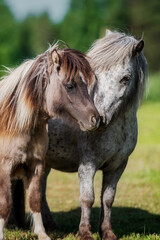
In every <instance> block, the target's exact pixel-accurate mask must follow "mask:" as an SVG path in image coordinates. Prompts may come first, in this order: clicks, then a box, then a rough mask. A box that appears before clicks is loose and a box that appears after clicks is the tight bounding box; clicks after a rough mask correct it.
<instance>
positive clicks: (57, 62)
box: [51, 49, 60, 70]
mask: <svg viewBox="0 0 160 240" xmlns="http://www.w3.org/2000/svg"><path fill="white" fill-rule="evenodd" d="M51 57H52V61H53V65H54V66H55V68H56V69H57V70H58V69H59V68H60V55H59V54H58V52H57V50H56V49H54V50H53V52H52V53H51Z"/></svg>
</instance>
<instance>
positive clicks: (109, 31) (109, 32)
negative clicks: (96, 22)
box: [105, 29, 112, 37]
mask: <svg viewBox="0 0 160 240" xmlns="http://www.w3.org/2000/svg"><path fill="white" fill-rule="evenodd" d="M111 33H112V31H111V30H109V29H106V34H105V36H106V37H107V36H108V35H110V34H111Z"/></svg>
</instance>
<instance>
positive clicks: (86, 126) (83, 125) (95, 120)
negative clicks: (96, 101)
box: [79, 114, 100, 131]
mask: <svg viewBox="0 0 160 240" xmlns="http://www.w3.org/2000/svg"><path fill="white" fill-rule="evenodd" d="M79 124H80V129H81V130H82V131H94V130H96V129H97V128H98V127H99V124H100V116H99V114H96V115H91V116H90V118H89V121H87V122H84V121H83V122H82V121H80V122H79Z"/></svg>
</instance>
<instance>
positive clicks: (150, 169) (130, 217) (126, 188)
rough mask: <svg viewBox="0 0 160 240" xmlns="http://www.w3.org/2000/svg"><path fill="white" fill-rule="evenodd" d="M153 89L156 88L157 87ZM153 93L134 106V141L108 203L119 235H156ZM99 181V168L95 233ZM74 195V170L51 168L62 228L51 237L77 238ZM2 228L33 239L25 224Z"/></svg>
mask: <svg viewBox="0 0 160 240" xmlns="http://www.w3.org/2000/svg"><path fill="white" fill-rule="evenodd" d="M157 84H159V82H158V81H157ZM155 89H156V90H155V91H157V92H158V91H159V90H160V88H159V89H158V90H157V88H155ZM151 91H153V90H152V86H151ZM151 95H152V94H151ZM151 95H149V97H150V100H148V101H145V103H144V104H143V105H142V106H141V107H140V109H139V111H138V120H139V138H138V144H137V147H136V149H135V151H134V152H133V154H132V155H131V157H130V160H129V163H128V166H127V168H126V170H125V172H124V174H123V176H122V178H121V179H120V181H119V184H118V190H117V194H116V198H115V202H114V205H113V208H112V227H113V230H114V232H115V234H116V235H117V236H118V237H119V239H123V240H127V239H130V240H139V239H141V240H151V239H152V240H158V239H160V102H158V101H154V100H153V98H152V103H151ZM157 98H159V95H158V94H157ZM101 181H102V178H101V172H97V174H96V177H95V197H96V199H95V204H94V206H93V209H92V215H91V224H92V232H93V236H94V237H95V239H99V237H98V234H97V231H98V218H99V207H100V192H101ZM78 197H79V182H78V177H77V174H66V173H61V172H58V171H52V172H51V174H50V175H49V179H48V189H47V198H48V202H49V205H50V207H51V210H52V211H53V215H54V218H55V220H56V222H57V223H58V225H59V229H60V230H59V232H51V233H50V236H51V238H52V239H66V240H67V239H68V240H72V239H75V234H76V232H77V230H78V224H79V220H80V208H79V202H78ZM5 233H6V239H10V240H11V239H17V240H19V239H20V240H23V239H27V240H30V239H37V238H36V237H35V236H34V235H33V234H31V232H30V231H29V230H27V231H24V230H20V231H18V230H17V229H12V230H6V231H5Z"/></svg>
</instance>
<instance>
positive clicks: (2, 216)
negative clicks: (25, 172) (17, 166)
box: [0, 166, 12, 240]
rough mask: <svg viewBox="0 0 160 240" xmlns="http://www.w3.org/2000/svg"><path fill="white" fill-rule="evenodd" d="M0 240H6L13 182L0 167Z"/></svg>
mask: <svg viewBox="0 0 160 240" xmlns="http://www.w3.org/2000/svg"><path fill="white" fill-rule="evenodd" d="M0 169H1V173H0V240H3V239H4V226H5V222H6V220H7V219H8V216H9V213H10V211H11V205H12V197H11V180H10V173H8V172H6V170H3V167H2V166H0Z"/></svg>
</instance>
